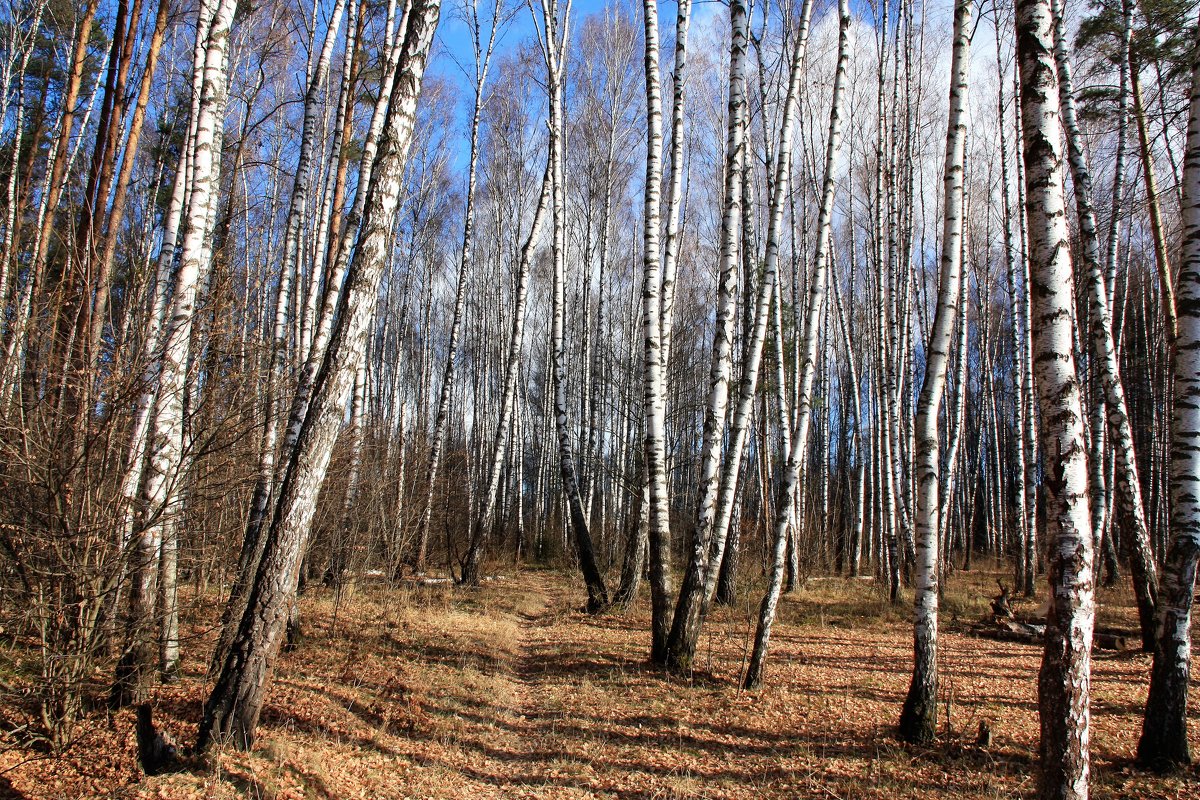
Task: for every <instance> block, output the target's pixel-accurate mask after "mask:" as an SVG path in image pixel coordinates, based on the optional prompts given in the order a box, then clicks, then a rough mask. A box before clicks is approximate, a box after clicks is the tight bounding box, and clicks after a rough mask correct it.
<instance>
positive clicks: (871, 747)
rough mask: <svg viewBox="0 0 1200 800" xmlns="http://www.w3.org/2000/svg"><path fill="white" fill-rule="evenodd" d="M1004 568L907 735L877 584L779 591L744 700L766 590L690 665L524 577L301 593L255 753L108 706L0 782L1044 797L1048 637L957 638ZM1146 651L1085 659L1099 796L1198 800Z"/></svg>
mask: <svg viewBox="0 0 1200 800" xmlns="http://www.w3.org/2000/svg"><path fill="white" fill-rule="evenodd" d="M998 576H999V573H989V572H983V571H977V572H972V573H959V574H957V575H955V576H954V577H953V578H952V581H951V584H950V586H951V588H950V589H949V590H948V592H947V597H946V599H945V600H944V601H943V606H942V610H943V617H942V619H943V631H944V633H943V636H942V637H941V644H940V658H941V676H942V678H941V693H942V695H943V700H942V705H941V708H940V716H939V726H940V730H941V736H940V738H939V741H938V742H937V743H936V744H935V745H933V746H929V747H913V746H908V745H904V744H901V743H899V742H898V741H897V740H896V738H895V736H894V726H895V721H896V719H897V718H898V716H899V711H900V705H901V703H902V701H903V699H904V694H905V691H906V689H907V685H908V678H909V672H910V669H911V626H910V624H909V623H908V622H907V617H908V608H907V606H905V607H900V608H897V607H892V606H890V605H889V604H888V603H887V602H886V601H885V599H884V598H883V596H882V594H881V592H880V591H879V590H878V589H876V588H875V586H874V584H873V583H871V582H868V581H852V580H842V579H818V580H813V581H811V582H809V583H807V584H806V585H805V586H804V587H803V588H801V589H799V590H798V591H796V592H794V593H792V594H790V595H787V596H786V597H785V599H784V601H783V602H782V603H781V613H780V619H779V622H778V623H777V624H776V627H775V629H774V634H773V636H772V647H771V655H770V659H769V665H768V672H767V679H766V685H765V688H764V689H762V690H760V691H755V692H744V691H741V690H740V689H739V688H738V686H739V680H738V678H739V674H740V672H741V670H742V669H744V664H745V659H746V657H747V655H748V653H747V643H748V641H749V637H750V635H751V634H752V632H753V619H754V616H755V614H756V609H757V596H756V595H754V596H751V597H747V598H744V599H743V601H742V603H741V605H739V606H737V607H734V608H722V609H717V610H715V612H714V614H713V615H712V617H711V618H710V620H709V624H708V625H707V628H706V634H705V636H704V638H703V640H702V643H701V650H700V654H699V656H698V657H697V665H698V669H697V672H696V673H695V674H694V675H693V676H692V677H691V679H690V680H682V679H679V678H675V677H670V676H667V675H664V674H662V673H661V672H660V671H658V670H656V669H653V668H651V667H649V666H648V665H647V664H646V654H647V651H648V643H649V635H648V629H649V623H648V612H647V610H646V609H645V608H644V606H645V603H644V602H643V603H642V604H641V606H640V607H639V608H638V609H635V610H631V611H629V612H625V613H618V612H609V613H606V614H602V615H599V616H588V615H586V614H584V613H582V612H581V610H580V608H579V607H580V606H581V605H582V602H583V592H582V587H581V586H580V585H579V582H578V581H577V580H575V576H574V575H564V574H559V573H555V572H550V571H543V570H532V569H530V570H523V571H520V572H514V573H510V574H509V575H508V577H501V578H498V579H497V580H494V581H491V582H489V583H487V584H486V585H485V586H484V587H483V588H482V589H479V590H474V591H464V590H460V589H455V588H453V587H449V586H446V585H435V586H408V587H401V588H396V589H389V588H385V587H382V586H379V587H362V588H360V589H359V590H357V591H356V592H354V593H352V595H351V596H350V597H348V598H345V599H343V600H342V601H341V602H340V603H338V604H336V607H335V603H334V601H333V597H332V595H331V594H330V593H329V592H328V591H326V590H314V591H311V592H309V593H308V594H306V595H305V598H304V601H303V605H302V609H303V614H304V617H305V619H306V629H307V630H306V636H305V638H304V639H303V641H302V643H301V644H300V646H299V647H298V648H297V649H295V650H294V651H292V652H289V653H286V654H284V656H283V657H282V659H281V661H280V664H279V666H278V669H277V671H276V675H275V678H274V681H273V683H272V684H271V686H270V688H269V690H268V693H267V698H268V703H267V706H266V708H265V709H264V712H263V716H262V722H261V725H260V726H259V736H258V742H257V744H256V746H255V748H254V750H253V751H252V752H250V753H241V752H237V751H233V750H229V751H225V752H222V753H220V754H219V755H218V757H217V758H216V759H215V766H214V768H212V769H211V770H206V771H196V772H185V773H180V774H175V775H168V776H160V777H155V778H144V777H142V775H141V772H140V770H139V769H138V767H137V764H136V746H135V740H134V732H133V729H134V726H133V713H132V712H131V711H123V712H120V713H118V714H116V715H115V716H110V715H108V714H106V713H105V712H103V711H95V712H93V713H91V714H90V715H89V716H88V718H87V720H86V721H85V722H84V723H83V724H82V725H81V727H80V732H79V737H78V740H77V741H76V742H75V744H74V745H73V746H72V747H71V748H70V749H69V750H68V751H67V752H66V753H65V754H64V755H61V756H59V757H56V758H49V757H47V756H44V755H40V754H39V753H38V751H36V750H33V749H29V748H24V747H21V746H19V745H17V744H14V742H13V741H12V740H11V738H8V737H5V736H4V735H3V734H0V798H2V797H8V796H11V797H17V798H31V799H32V798H84V797H121V798H201V797H206V798H234V797H250V798H261V799H263V800H268V799H269V800H284V799H285V798H287V799H289V800H290V799H291V798H297V799H298V798H354V797H359V798H408V797H413V798H455V800H458V799H459V798H489V797H513V798H516V797H521V798H525V797H539V798H584V797H603V798H659V797H660V798H693V797H695V798H767V797H772V798H773V797H778V798H785V797H787V798H800V797H803V798H922V799H923V800H927V798H930V797H954V798H956V800H957V799H961V800H966V799H967V798H1011V797H1032V796H1034V791H1035V785H1036V765H1037V742H1038V716H1037V706H1036V696H1037V684H1036V676H1037V669H1038V664H1039V661H1040V656H1041V650H1040V648H1038V647H1034V646H1029V645H1024V644H1017V643H1002V642H997V641H991V640H987V639H978V638H974V637H970V636H967V635H964V634H963V633H961V632H956V631H961V630H962V629H963V627H965V623H966V622H968V621H973V620H976V619H978V618H980V617H981V616H983V614H984V613H985V610H986V608H987V597H988V595H990V594H994V593H995V583H994V578H996V577H998ZM1127 594H1128V592H1125V591H1113V592H1109V591H1107V590H1105V591H1102V593H1101V603H1102V619H1104V620H1105V621H1106V622H1109V623H1118V624H1127V625H1131V624H1132V620H1133V617H1132V611H1131V609H1130V608H1129V607H1128V603H1129V600H1128V597H1127ZM216 607H217V606H216V604H209V608H210V611H209V613H208V616H210V617H211V616H213V615H214V614H215V612H213V611H212V610H211V609H214V608H216ZM1033 607H1034V604H1033V603H1032V602H1030V603H1027V604H1025V605H1024V607H1023V608H1019V609H1018V611H1021V610H1024V611H1031V610H1032V609H1033ZM200 616H201V617H203V616H205V615H203V614H201V615H200ZM205 622H207V623H208V624H209V625H211V624H212V621H211V619H208V620H206V619H201V620H200V622H198V623H197V627H196V628H195V631H194V633H195V636H196V638H194V639H191V640H189V642H187V645H188V646H187V647H185V653H186V654H187V655H188V657H187V660H186V662H185V665H184V677H183V680H182V681H181V682H180V683H178V684H177V685H173V686H164V687H161V688H160V689H158V690H157V693H156V697H155V720H156V722H157V723H158V724H159V725H161V726H162V727H164V728H166V729H167V730H169V731H171V732H173V734H174V735H175V736H176V738H177V739H179V740H180V741H181V742H184V743H186V742H189V741H190V740H191V739H192V738H193V737H194V732H195V727H196V723H197V721H198V719H199V712H200V707H201V704H202V702H203V699H204V692H205V688H206V683H205V679H204V668H205V665H206V662H207V657H208V646H211V640H212V632H211V630H208V629H206V628H204V627H203V623H205ZM206 645H207V646H206ZM1148 666H1149V658H1148V656H1146V655H1143V654H1141V653H1136V652H1121V653H1109V652H1101V651H1097V652H1096V654H1095V658H1094V660H1093V678H1092V681H1093V682H1092V687H1093V695H1092V715H1093V716H1092V719H1093V725H1092V733H1091V742H1092V754H1093V760H1092V776H1093V787H1094V788H1093V797H1095V798H1139V800H1143V799H1144V800H1149V799H1150V798H1200V772H1198V771H1197V770H1196V769H1195V768H1193V769H1191V770H1188V771H1186V772H1183V773H1179V774H1176V775H1173V776H1165V777H1163V776H1154V775H1149V774H1147V773H1144V772H1141V771H1139V770H1137V769H1136V768H1135V767H1134V766H1133V765H1132V763H1131V759H1132V756H1133V753H1134V749H1135V747H1136V744H1137V737H1138V733H1139V731H1140V727H1141V715H1142V706H1143V703H1144V701H1145V696H1146V685H1147V672H1148ZM1195 695H1196V693H1195V692H1193V708H1192V713H1191V716H1192V717H1193V719H1194V718H1195V717H1196V712H1197V710H1198V708H1197V704H1196V702H1195V700H1196V697H1195ZM947 712H948V713H947ZM0 716H4V714H3V710H2V709H0ZM981 720H986V721H987V722H988V723H989V725H990V726H991V729H992V731H993V734H994V736H993V740H992V743H991V744H990V746H988V747H986V748H980V747H977V746H976V745H975V738H976V732H977V729H978V726H979V722H980V721H981ZM6 727H7V726H6Z"/></svg>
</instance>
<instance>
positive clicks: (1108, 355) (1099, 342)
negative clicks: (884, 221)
mask: <svg viewBox="0 0 1200 800" xmlns="http://www.w3.org/2000/svg"><path fill="white" fill-rule="evenodd" d="M1050 5H1051V9H1052V10H1053V12H1054V20H1055V21H1054V34H1055V36H1054V57H1055V61H1056V63H1057V65H1058V80H1059V87H1058V91H1059V97H1060V102H1061V104H1062V122H1063V130H1064V132H1065V133H1066V143H1067V161H1068V163H1069V164H1070V166H1071V178H1072V181H1073V182H1074V189H1075V209H1076V212H1077V213H1078V215H1079V235H1080V239H1081V240H1082V242H1081V244H1082V246H1081V247H1080V255H1081V256H1082V259H1083V269H1084V271H1085V279H1086V281H1087V291H1088V312H1089V315H1090V317H1091V323H1092V354H1093V358H1094V361H1095V364H1096V366H1097V367H1098V368H1099V372H1100V380H1101V383H1102V385H1103V387H1104V394H1105V397H1106V398H1107V401H1108V425H1109V429H1110V430H1111V432H1112V444H1113V449H1114V451H1115V455H1116V458H1115V462H1116V473H1117V475H1116V477H1117V497H1118V499H1119V500H1120V503H1121V507H1122V510H1123V511H1124V512H1125V514H1126V516H1127V517H1128V519H1129V521H1130V523H1131V525H1132V530H1131V531H1130V539H1129V572H1130V573H1131V575H1132V576H1133V590H1134V595H1135V596H1136V597H1137V605H1138V617H1139V619H1140V621H1141V629H1142V649H1144V650H1146V651H1147V652H1153V651H1154V607H1155V604H1156V603H1157V600H1158V574H1157V570H1156V568H1155V564H1154V551H1153V550H1152V549H1151V547H1150V529H1149V526H1148V525H1147V523H1146V512H1145V507H1144V506H1143V504H1142V482H1141V479H1140V477H1139V476H1138V466H1137V456H1136V454H1135V453H1134V447H1133V426H1132V425H1131V424H1130V421H1129V409H1128V407H1127V406H1126V404H1125V387H1124V385H1123V384H1122V383H1121V372H1120V367H1119V366H1118V361H1117V346H1116V343H1115V340H1114V339H1113V328H1112V313H1111V311H1110V310H1109V305H1108V287H1107V286H1106V283H1107V281H1106V280H1105V274H1104V265H1103V264H1102V263H1101V261H1100V237H1099V234H1098V233H1097V231H1096V212H1095V209H1094V208H1093V206H1092V174H1091V169H1090V168H1089V167H1088V163H1087V156H1086V155H1085V154H1084V150H1083V135H1082V134H1081V132H1080V130H1079V123H1078V122H1077V120H1076V116H1075V96H1074V90H1073V84H1072V81H1071V62H1070V60H1069V56H1068V54H1067V41H1066V32H1065V30H1064V22H1063V17H1062V4H1061V0H1051V3H1050ZM1095 435H1100V434H1098V432H1096V431H1093V436H1095ZM1096 466H1099V467H1101V468H1102V467H1103V463H1101V464H1100V465H1093V468H1095V467H1096Z"/></svg>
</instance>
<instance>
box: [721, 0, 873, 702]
mask: <svg viewBox="0 0 1200 800" xmlns="http://www.w3.org/2000/svg"><path fill="white" fill-rule="evenodd" d="M838 21H839V24H838V60H837V72H836V73H835V75H834V79H833V102H832V106H831V108H830V112H829V135H828V138H827V141H826V144H825V175H824V179H823V181H822V185H821V206H820V212H819V214H818V216H817V240H816V244H815V246H814V248H813V251H814V259H815V263H814V264H813V271H812V276H811V277H810V279H809V287H808V312H807V316H806V317H805V321H804V334H803V338H802V339H801V340H800V344H799V347H800V348H801V361H800V374H799V375H797V376H796V380H797V381H798V383H799V385H800V392H799V403H798V407H797V409H796V420H795V423H794V427H793V431H792V446H791V448H790V452H789V453H788V456H787V460H786V462H785V463H784V464H783V465H782V468H783V471H782V475H781V478H780V481H779V487H778V489H777V498H778V499H777V501H776V507H775V519H774V520H773V522H772V528H773V536H774V543H773V546H772V552H771V556H772V559H771V565H770V572H769V577H768V584H767V591H766V593H765V595H764V596H763V599H762V603H761V605H760V606H759V612H758V626H757V628H756V629H755V633H754V650H753V652H752V653H751V655H750V663H749V666H748V667H747V669H746V677H745V679H744V681H743V683H744V685H745V687H746V688H747V689H755V688H757V687H758V686H760V685H761V684H762V680H763V670H764V665H765V662H766V657H767V647H768V644H769V642H770V637H771V625H772V623H774V621H775V609H776V606H777V605H778V603H779V594H780V591H781V589H782V587H783V571H784V557H785V554H786V548H787V534H788V529H789V527H790V523H791V520H792V519H793V518H794V507H795V501H796V484H797V481H799V479H800V471H801V470H802V469H803V468H804V466H805V463H806V461H807V443H808V428H809V423H810V421H811V419H812V407H813V380H814V377H815V374H816V366H817V346H818V340H819V338H820V330H819V328H820V322H821V317H822V310H823V308H824V304H825V292H826V289H825V284H826V282H827V279H826V275H827V274H828V271H829V263H828V262H829V253H830V239H831V237H832V220H833V199H834V188H835V186H836V181H837V170H838V159H839V158H840V155H841V143H842V125H843V119H842V117H843V114H844V111H843V105H844V100H845V94H846V71H847V68H848V66H849V63H850V3H849V0H839V3H838ZM780 141H781V142H782V141H783V140H782V139H781V140H780ZM778 158H779V159H780V161H781V162H786V161H787V160H788V154H787V150H786V149H781V151H780V153H779V156H778ZM783 174H786V173H783ZM778 188H779V186H778V185H777V186H776V189H777V190H778ZM768 247H770V241H769V240H768Z"/></svg>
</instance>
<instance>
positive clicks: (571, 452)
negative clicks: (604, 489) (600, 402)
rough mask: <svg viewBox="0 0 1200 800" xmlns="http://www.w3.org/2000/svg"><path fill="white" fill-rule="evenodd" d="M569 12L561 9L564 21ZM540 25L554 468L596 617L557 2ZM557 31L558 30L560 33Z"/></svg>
mask: <svg viewBox="0 0 1200 800" xmlns="http://www.w3.org/2000/svg"><path fill="white" fill-rule="evenodd" d="M569 13H570V6H569V5H568V6H567V15H569ZM542 19H543V20H544V26H545V27H544V30H543V34H544V39H543V40H542V47H543V55H544V56H545V59H546V77H547V81H548V91H549V94H550V163H551V168H552V173H551V174H552V180H551V184H550V186H551V189H550V198H551V206H550V208H551V215H550V218H551V221H552V229H553V237H552V239H551V243H552V244H551V260H552V262H553V271H554V279H553V287H552V290H551V293H552V311H551V324H550V351H551V361H552V370H551V371H552V372H553V375H554V423H555V430H556V432H557V434H558V463H559V472H560V474H561V476H562V487H563V494H564V495H566V502H567V512H568V516H569V517H570V528H571V534H572V537H573V542H574V545H575V551H576V555H577V556H578V558H579V570H580V572H582V573H583V581H584V584H585V585H586V586H587V593H588V603H587V607H588V610H589V612H592V613H594V612H598V611H600V610H601V609H603V608H604V607H606V606H607V605H608V589H607V587H605V585H604V576H603V575H601V574H600V568H599V566H598V565H597V563H596V554H595V550H594V548H593V546H592V534H591V531H590V530H589V528H588V520H587V516H586V515H585V514H584V511H583V499H582V497H581V496H580V492H579V479H578V477H577V475H576V472H575V448H574V445H573V444H572V442H571V426H570V424H569V423H568V420H567V354H566V342H565V323H566V298H565V293H566V286H565V284H566V277H565V271H566V264H565V261H566V257H567V252H566V250H567V187H566V176H565V175H564V154H563V148H564V147H565V141H564V140H565V138H566V129H565V125H566V121H565V120H564V118H563V117H564V111H563V91H564V86H563V84H564V76H563V59H564V56H565V54H566V46H567V42H568V41H569V37H568V35H567V26H568V19H567V16H564V18H563V19H561V20H560V19H559V6H558V0H542ZM560 25H561V27H562V30H560V29H559V28H560Z"/></svg>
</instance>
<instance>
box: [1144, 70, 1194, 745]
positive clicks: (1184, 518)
mask: <svg viewBox="0 0 1200 800" xmlns="http://www.w3.org/2000/svg"><path fill="white" fill-rule="evenodd" d="M1191 66H1192V69H1191V77H1192V85H1191V96H1190V102H1189V108H1188V129H1187V144H1186V150H1185V153H1184V163H1183V200H1182V203H1181V207H1180V214H1181V216H1182V218H1183V245H1182V252H1181V253H1180V257H1179V266H1180V269H1179V283H1178V286H1177V287H1176V295H1175V302H1176V310H1177V312H1178V313H1177V317H1176V324H1177V325H1178V328H1177V336H1176V339H1175V350H1174V353H1173V356H1174V364H1173V368H1174V374H1173V379H1174V399H1175V402H1174V406H1173V416H1172V420H1171V433H1172V440H1171V546H1170V549H1169V550H1168V551H1167V558H1166V562H1165V564H1164V567H1163V581H1162V594H1161V595H1160V598H1159V607H1158V619H1157V621H1156V622H1157V626H1156V631H1155V648H1154V661H1153V663H1152V665H1151V668H1150V692H1149V695H1148V696H1147V698H1146V714H1145V721H1144V723H1143V725H1142V735H1141V739H1140V740H1139V741H1138V748H1137V756H1138V760H1139V761H1140V762H1142V763H1143V764H1146V765H1148V766H1151V767H1156V768H1164V767H1174V766H1181V765H1185V764H1189V763H1191V751H1190V749H1189V747H1188V732H1187V705H1188V683H1189V681H1190V675H1191V656H1192V646H1191V644H1192V642H1191V624H1192V604H1193V598H1194V595H1195V591H1196V568H1197V564H1198V563H1200V49H1197V50H1195V51H1193V54H1192V65H1191Z"/></svg>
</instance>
